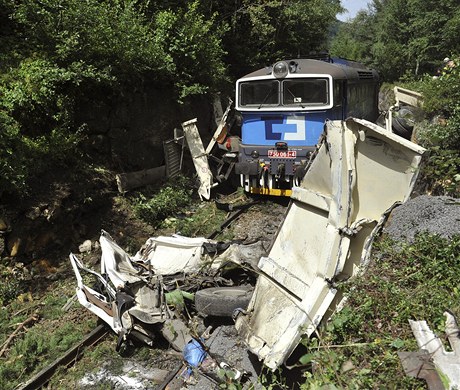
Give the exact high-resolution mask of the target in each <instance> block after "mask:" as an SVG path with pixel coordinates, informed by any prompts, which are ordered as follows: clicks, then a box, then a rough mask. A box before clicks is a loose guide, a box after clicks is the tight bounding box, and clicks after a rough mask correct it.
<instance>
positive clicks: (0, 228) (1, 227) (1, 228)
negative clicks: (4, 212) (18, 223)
mask: <svg viewBox="0 0 460 390" xmlns="http://www.w3.org/2000/svg"><path fill="white" fill-rule="evenodd" d="M7 230H8V224H7V223H6V222H5V220H4V219H3V218H0V232H6V231H7Z"/></svg>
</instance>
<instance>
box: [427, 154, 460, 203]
mask: <svg viewBox="0 0 460 390" xmlns="http://www.w3.org/2000/svg"><path fill="white" fill-rule="evenodd" d="M459 172H460V155H459V153H458V150H450V149H442V148H440V147H439V146H434V147H432V148H430V157H429V159H428V160H427V161H426V162H425V164H424V165H423V168H422V170H421V173H420V178H419V182H420V183H423V187H424V188H423V189H424V191H425V192H427V193H429V194H432V195H450V196H455V197H460V174H459Z"/></svg>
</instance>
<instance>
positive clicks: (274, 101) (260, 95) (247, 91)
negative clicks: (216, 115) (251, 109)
mask: <svg viewBox="0 0 460 390" xmlns="http://www.w3.org/2000/svg"><path fill="white" fill-rule="evenodd" d="M240 88H241V90H240V94H241V98H240V101H241V105H243V106H260V105H262V106H278V105H279V93H278V90H279V81H277V80H259V81H251V82H248V83H242V84H241V87H240Z"/></svg>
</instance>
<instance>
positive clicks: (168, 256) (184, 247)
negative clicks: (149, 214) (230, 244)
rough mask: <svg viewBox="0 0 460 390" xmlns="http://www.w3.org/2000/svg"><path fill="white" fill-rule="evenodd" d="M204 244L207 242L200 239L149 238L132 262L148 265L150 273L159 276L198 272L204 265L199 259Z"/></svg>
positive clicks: (178, 237) (180, 237) (177, 236)
mask: <svg viewBox="0 0 460 390" xmlns="http://www.w3.org/2000/svg"><path fill="white" fill-rule="evenodd" d="M205 242H209V240H207V239H206V238H202V237H198V238H190V237H183V236H179V235H173V236H171V237H166V236H159V237H151V238H149V239H148V240H147V242H146V243H145V245H144V247H143V248H142V250H140V251H139V252H137V253H136V255H135V256H134V258H133V260H134V261H140V262H144V263H147V264H149V265H150V266H151V267H152V272H154V273H156V274H160V275H172V274H175V273H178V272H185V273H188V272H193V271H198V270H199V269H200V268H202V267H203V266H204V265H205V259H202V257H201V255H202V250H203V244H204V243H205Z"/></svg>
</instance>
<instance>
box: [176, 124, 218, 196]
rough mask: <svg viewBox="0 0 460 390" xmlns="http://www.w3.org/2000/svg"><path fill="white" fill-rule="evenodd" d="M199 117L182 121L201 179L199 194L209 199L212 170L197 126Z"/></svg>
mask: <svg viewBox="0 0 460 390" xmlns="http://www.w3.org/2000/svg"><path fill="white" fill-rule="evenodd" d="M196 123H197V119H196V118H195V119H192V120H189V121H187V122H184V123H182V128H183V129H184V134H185V138H186V140H187V144H188V147H189V149H190V153H191V155H192V159H193V164H194V165H195V169H196V173H197V174H198V178H199V180H200V187H199V188H198V195H199V196H200V198H201V199H203V198H204V199H206V200H209V198H210V197H211V187H212V183H213V180H212V172H211V169H210V168H209V163H208V156H207V154H206V151H205V150H204V146H203V141H201V137H200V133H199V132H198V127H197V126H196Z"/></svg>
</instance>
